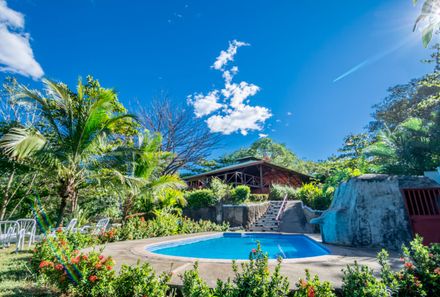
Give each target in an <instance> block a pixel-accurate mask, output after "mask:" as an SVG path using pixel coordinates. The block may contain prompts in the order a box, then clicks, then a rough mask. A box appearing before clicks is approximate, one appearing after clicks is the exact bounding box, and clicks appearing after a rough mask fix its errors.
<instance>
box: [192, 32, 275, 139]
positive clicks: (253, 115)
mask: <svg viewBox="0 0 440 297" xmlns="http://www.w3.org/2000/svg"><path fill="white" fill-rule="evenodd" d="M242 46H249V44H247V43H245V42H241V41H237V40H233V41H232V42H230V43H229V47H228V49H227V50H226V51H221V53H220V55H219V56H218V57H217V59H216V60H215V62H214V64H213V65H212V68H214V69H215V70H218V71H220V72H222V77H223V79H224V87H223V88H222V89H219V90H217V89H215V90H212V91H210V92H209V93H208V94H207V95H204V94H200V93H195V94H193V95H190V96H188V103H189V104H191V105H192V106H193V107H194V113H195V115H196V116H197V117H203V116H208V115H210V116H209V117H208V118H207V120H206V123H207V125H208V127H209V129H210V130H211V132H214V133H222V134H232V133H235V132H240V133H241V134H242V135H247V134H248V133H249V131H252V130H257V131H260V130H261V129H262V126H263V124H264V122H265V121H266V120H267V119H269V118H270V117H271V116H272V114H271V112H270V110H269V109H268V108H266V107H263V106H251V105H250V99H249V97H252V96H254V95H256V94H257V93H258V92H259V91H260V87H258V86H257V85H254V84H251V83H248V82H245V81H242V82H240V83H235V82H233V80H234V76H235V75H236V74H237V73H238V67H237V66H232V67H227V66H228V64H229V62H232V61H234V56H235V55H236V54H237V50H238V48H239V47H242Z"/></svg>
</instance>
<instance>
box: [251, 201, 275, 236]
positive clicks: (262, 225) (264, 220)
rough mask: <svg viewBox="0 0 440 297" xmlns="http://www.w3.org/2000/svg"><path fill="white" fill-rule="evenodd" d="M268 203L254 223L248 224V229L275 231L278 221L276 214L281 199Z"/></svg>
mask: <svg viewBox="0 0 440 297" xmlns="http://www.w3.org/2000/svg"><path fill="white" fill-rule="evenodd" d="M269 202H270V205H269V208H268V209H267V211H266V213H265V214H264V215H263V216H262V217H261V218H259V219H258V220H257V221H256V222H255V223H253V224H252V225H250V226H249V228H248V229H249V231H253V232H277V231H278V225H279V221H277V216H278V214H279V213H280V209H281V207H283V201H269Z"/></svg>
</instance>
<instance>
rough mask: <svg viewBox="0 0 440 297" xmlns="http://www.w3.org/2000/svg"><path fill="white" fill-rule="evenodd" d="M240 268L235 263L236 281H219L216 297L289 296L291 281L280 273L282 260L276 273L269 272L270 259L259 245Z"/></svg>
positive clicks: (233, 266) (233, 267)
mask: <svg viewBox="0 0 440 297" xmlns="http://www.w3.org/2000/svg"><path fill="white" fill-rule="evenodd" d="M240 268H241V269H239V268H238V265H237V263H236V262H235V261H234V262H233V264H232V269H233V270H234V273H235V277H234V280H233V281H231V280H228V281H226V282H222V281H220V280H218V281H217V287H216V289H215V296H271V297H285V296H288V294H289V291H290V290H289V281H288V280H287V278H286V277H285V276H282V275H281V273H280V270H281V259H279V260H278V264H277V265H276V267H275V271H274V272H273V273H272V274H271V273H270V272H269V266H268V257H267V254H265V253H264V252H263V251H262V250H261V247H260V244H259V243H258V245H257V248H256V249H253V250H252V251H251V252H250V254H249V261H248V262H245V263H242V264H241V267H240Z"/></svg>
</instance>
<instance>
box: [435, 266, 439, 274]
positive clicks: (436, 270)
mask: <svg viewBox="0 0 440 297" xmlns="http://www.w3.org/2000/svg"><path fill="white" fill-rule="evenodd" d="M434 273H437V274H438V275H440V267H437V268H436V269H434Z"/></svg>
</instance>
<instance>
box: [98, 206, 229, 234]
mask: <svg viewBox="0 0 440 297" xmlns="http://www.w3.org/2000/svg"><path fill="white" fill-rule="evenodd" d="M228 229H229V225H228V224H226V223H225V224H223V225H217V224H215V223H213V222H211V221H203V220H200V221H198V222H196V221H193V220H191V219H188V218H186V217H182V216H180V215H178V214H173V213H171V212H168V211H166V210H162V211H160V212H157V213H156V217H155V218H154V219H151V220H144V219H143V218H138V217H135V218H131V219H129V220H127V221H126V222H125V224H124V225H123V226H122V227H121V228H117V229H116V228H114V229H110V230H109V231H107V232H106V233H104V235H103V238H105V239H108V238H111V241H120V240H133V239H143V238H150V237H159V236H170V235H177V234H189V233H198V232H208V231H211V232H212V231H226V230H228Z"/></svg>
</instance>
